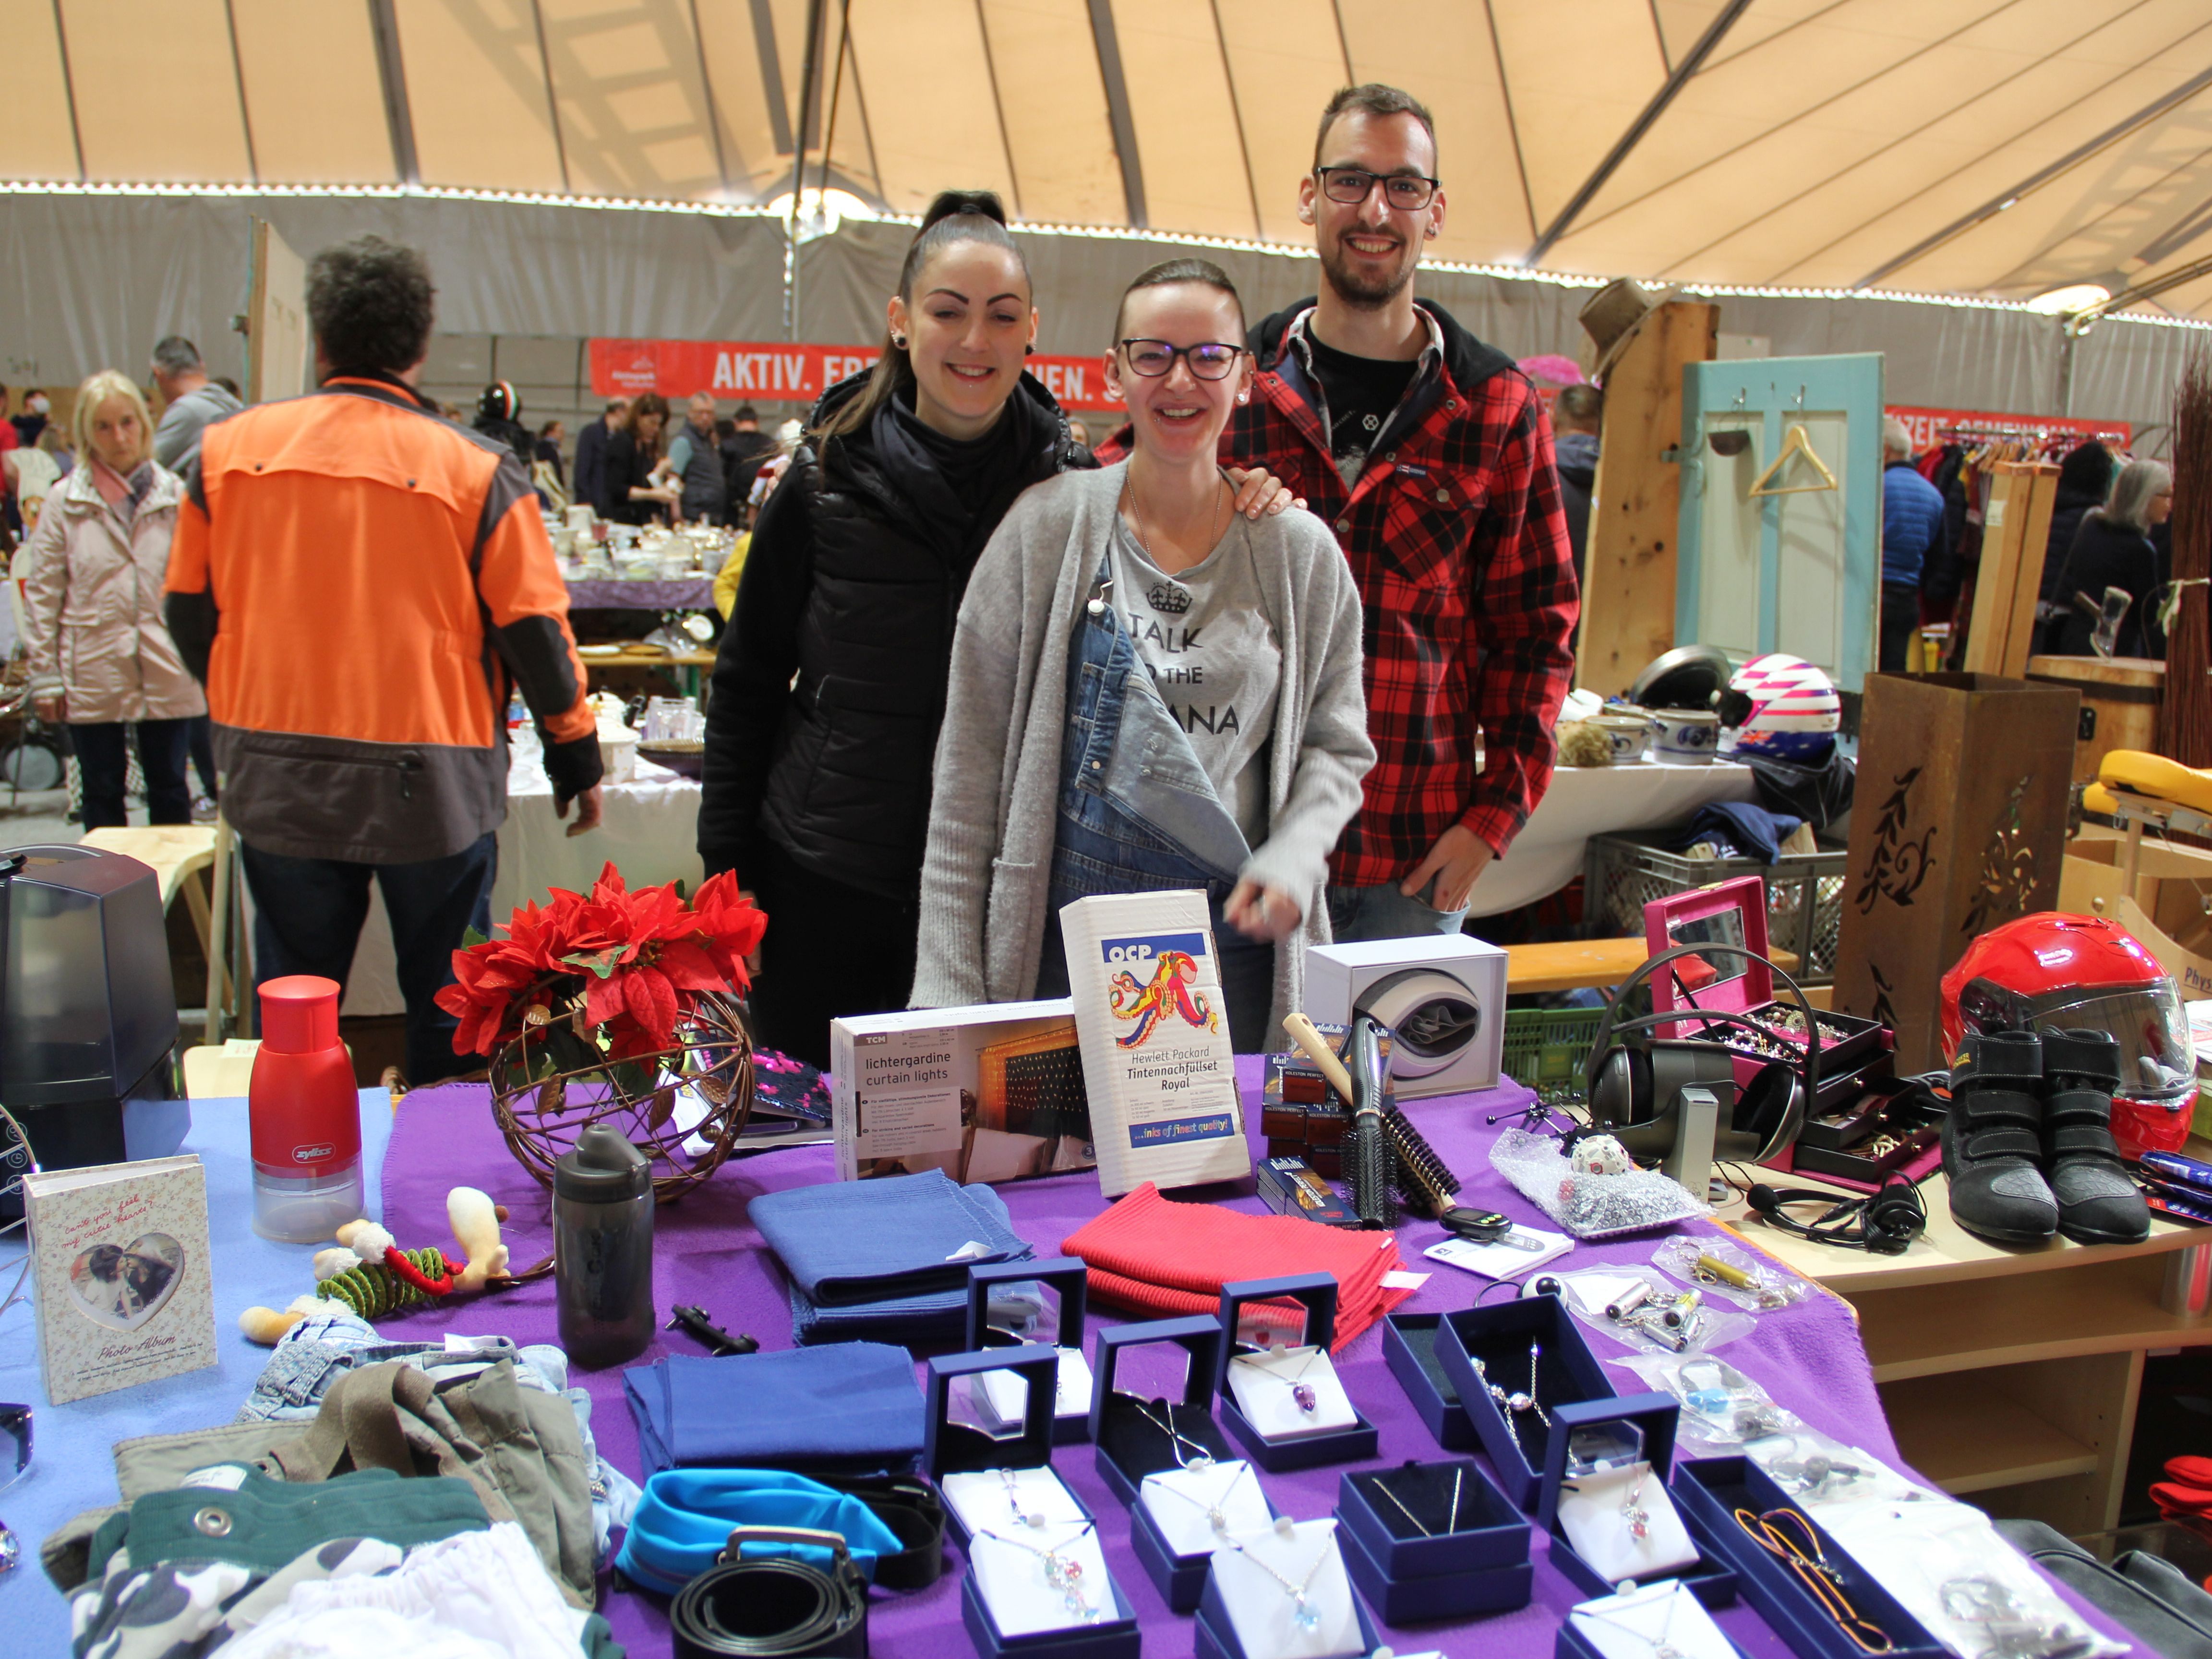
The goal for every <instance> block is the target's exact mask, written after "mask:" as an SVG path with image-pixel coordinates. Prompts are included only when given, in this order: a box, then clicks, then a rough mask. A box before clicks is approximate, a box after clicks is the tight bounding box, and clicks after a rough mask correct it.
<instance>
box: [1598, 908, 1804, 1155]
mask: <svg viewBox="0 0 2212 1659" xmlns="http://www.w3.org/2000/svg"><path fill="white" fill-rule="evenodd" d="M1713 956H1721V957H1737V958H1740V959H1741V960H1742V961H1744V962H1746V963H1753V962H1755V963H1761V964H1763V965H1764V966H1765V968H1766V969H1767V971H1768V972H1769V973H1771V975H1773V976H1774V978H1775V979H1776V980H1778V981H1780V982H1781V984H1782V985H1783V987H1784V988H1785V989H1786V990H1788V992H1789V993H1790V996H1791V997H1792V998H1794V999H1795V1000H1796V1004H1797V1007H1798V1011H1799V1012H1801V1013H1802V1015H1803V1016H1804V1018H1805V1033H1806V1042H1805V1057H1804V1059H1803V1060H1802V1061H1800V1062H1798V1063H1797V1064H1796V1065H1795V1066H1792V1065H1790V1063H1789V1062H1787V1061H1783V1060H1776V1061H1774V1062H1772V1063H1771V1064H1769V1065H1766V1066H1761V1067H1760V1068H1759V1072H1758V1074H1757V1075H1756V1076H1754V1077H1753V1079H1752V1080H1751V1081H1750V1082H1749V1083H1748V1084H1747V1085H1744V1087H1743V1088H1742V1090H1741V1091H1735V1054H1734V1052H1733V1051H1732V1050H1730V1049H1729V1048H1728V1047H1727V1046H1726V1045H1725V1044H1724V1043H1722V1042H1717V1041H1716V1040H1715V1039H1713V1038H1711V1037H1705V1038H1697V1037H1679V1036H1678V1037H1661V1036H1656V1035H1655V1034H1656V1032H1657V1031H1658V1030H1660V1029H1661V1028H1662V1027H1673V1028H1675V1029H1677V1030H1679V1029H1680V1027H1682V1026H1683V1025H1686V1024H1688V1025H1702V1026H1705V1027H1707V1028H1710V1027H1711V1026H1712V1025H1714V1024H1723V1025H1741V1026H1743V1027H1746V1028H1747V1029H1748V1030H1753V1031H1758V1032H1759V1033H1760V1034H1761V1035H1762V1036H1766V1035H1771V1033H1769V1032H1767V1031H1766V1029H1765V1027H1764V1026H1762V1025H1760V1024H1759V1022H1758V1021H1757V1020H1755V1019H1753V1018H1751V1017H1750V1016H1749V1015H1747V1014H1740V1013H1736V1012H1732V1011H1730V1010H1726V1009H1705V1008H1699V1007H1697V1006H1694V1005H1692V1006H1689V1007H1686V1008H1674V1009H1669V1010H1668V1011H1666V1012H1662V1013H1652V1014H1643V1015H1638V1016H1637V1017H1635V1018H1630V1019H1621V1018H1617V1016H1618V1014H1619V1013H1620V1009H1621V1007H1622V1006H1624V1005H1625V1004H1626V1002H1627V1000H1628V998H1629V996H1630V994H1632V992H1633V991H1635V989H1636V988H1637V987H1638V986H1639V985H1642V984H1643V983H1644V981H1647V980H1648V979H1650V977H1651V975H1653V974H1654V973H1655V972H1656V971H1657V970H1658V969H1662V968H1664V967H1666V966H1667V965H1668V963H1673V962H1676V961H1678V960H1680V958H1681V957H1713ZM1624 1038H1626V1040H1625V1041H1624ZM1716 1083H1725V1084H1727V1085H1729V1088H1730V1090H1731V1091H1735V1109H1734V1110H1733V1111H1732V1112H1731V1113H1730V1114H1729V1116H1728V1118H1727V1119H1726V1120H1725V1121H1723V1124H1722V1126H1721V1127H1722V1133H1723V1139H1724V1142H1725V1139H1726V1138H1728V1137H1734V1138H1735V1144H1734V1145H1733V1146H1728V1145H1725V1144H1724V1145H1723V1147H1722V1148H1721V1149H1720V1150H1721V1151H1722V1153H1723V1156H1726V1157H1729V1158H1735V1157H1739V1156H1741V1157H1744V1158H1748V1159H1749V1160H1750V1161H1751V1162H1753V1163H1755V1164H1756V1163H1763V1162H1765V1160H1766V1159H1767V1158H1771V1157H1773V1156H1774V1155H1775V1153H1777V1152H1780V1151H1781V1150H1782V1148H1783V1147H1784V1146H1789V1145H1790V1143H1791V1142H1793V1141H1795V1140H1796V1139H1797V1132H1798V1131H1799V1130H1800V1129H1802V1127H1804V1125H1805V1109H1806V1105H1807V1103H1808V1102H1810V1101H1814V1100H1817V1099H1818V1098H1820V1019H1819V1017H1818V1015H1817V1014H1816V1013H1815V1012H1814V1008H1813V1005H1812V1003H1811V1002H1810V1001H1809V1000H1807V998H1806V995H1805V993H1804V991H1803V990H1802V989H1801V988H1800V987H1799V986H1798V984H1797V981H1796V980H1794V979H1792V978H1791V977H1790V975H1788V974H1787V973H1785V972H1784V971H1783V970H1782V969H1779V968H1778V967H1776V966H1775V965H1774V964H1773V963H1771V962H1770V961H1768V960H1767V958H1766V957H1763V956H1761V955H1759V952H1758V951H1753V950H1750V949H1748V948H1747V947H1745V946H1743V945H1722V944H1717V943H1715V944H1707V945H1677V946H1675V947H1674V949H1673V950H1671V951H1661V952H1660V953H1659V954H1658V955H1657V956H1656V957H1651V958H1650V960H1649V961H1647V962H1646V963H1644V965H1643V966H1642V967H1640V968H1638V969H1637V970H1636V971H1635V972H1634V973H1632V974H1631V975H1629V976H1628V978H1627V979H1626V981H1623V982H1622V984H1621V986H1620V990H1619V991H1618V992H1616V993H1615V994H1614V996H1613V1001H1612V1002H1611V1003H1610V1004H1609V1005H1607V1008H1606V1011H1605V1018H1604V1019H1602V1020H1601V1021H1600V1022H1599V1024H1598V1028H1597V1036H1596V1037H1595V1039H1594V1040H1593V1041H1592V1042H1591V1044H1590V1058H1589V1069H1588V1071H1587V1073H1585V1075H1584V1078H1583V1084H1584V1093H1583V1098H1584V1099H1585V1100H1587V1101H1588V1102H1589V1114H1590V1122H1591V1127H1592V1129H1593V1131H1601V1132H1605V1133H1613V1134H1615V1135H1616V1136H1620V1138H1621V1141H1622V1145H1624V1146H1627V1147H1628V1150H1629V1151H1630V1152H1638V1150H1639V1148H1638V1146H1634V1145H1631V1144H1630V1142H1631V1141H1632V1140H1637V1141H1644V1142H1646V1143H1651V1142H1653V1141H1654V1140H1655V1134H1653V1133H1645V1134H1642V1135H1621V1131H1623V1130H1635V1129H1638V1128H1644V1129H1646V1130H1650V1131H1657V1130H1659V1129H1660V1128H1661V1127H1662V1126H1663V1125H1664V1124H1665V1121H1666V1118H1667V1115H1668V1111H1669V1110H1670V1109H1671V1107H1672V1103H1673V1100H1674V1094H1675V1093H1676V1091H1679V1090H1680V1089H1681V1088H1683V1087H1685V1086H1686V1085H1696V1084H1707V1085H1711V1084H1716ZM1664 1139H1665V1140H1666V1142H1667V1146H1658V1145H1656V1144H1646V1145H1644V1146H1642V1147H1641V1149H1640V1150H1641V1151H1642V1152H1643V1153H1644V1156H1646V1157H1650V1156H1654V1155H1656V1154H1658V1153H1661V1152H1665V1151H1666V1150H1667V1147H1668V1146H1672V1144H1673V1139H1674V1137H1673V1133H1672V1131H1671V1130H1667V1131H1665V1133H1664Z"/></svg>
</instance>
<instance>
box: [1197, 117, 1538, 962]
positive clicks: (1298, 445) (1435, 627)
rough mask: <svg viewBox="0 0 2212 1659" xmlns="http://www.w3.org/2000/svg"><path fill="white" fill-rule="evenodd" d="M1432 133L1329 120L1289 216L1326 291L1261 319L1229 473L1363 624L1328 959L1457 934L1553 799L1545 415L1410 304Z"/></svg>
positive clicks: (1433, 148)
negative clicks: (1332, 560)
mask: <svg viewBox="0 0 2212 1659" xmlns="http://www.w3.org/2000/svg"><path fill="white" fill-rule="evenodd" d="M1436 172H1437V145H1436V124H1435V122H1434V121H1433V120H1431V118H1430V115H1429V112H1428V111H1427V110H1425V109H1424V108H1423V107H1422V106H1421V105H1420V104H1419V102H1417V101H1416V100H1414V99H1413V98H1412V97H1411V96H1409V95H1408V94H1406V93H1403V92H1401V91H1399V90H1398V89H1397V88H1395V87H1385V86H1375V85H1369V86H1360V87H1350V88H1346V89H1345V90H1344V91H1342V92H1340V93H1338V94H1336V96H1335V97H1334V98H1333V99H1331V100H1329V104H1328V109H1327V110H1326V111H1325V112H1323V114H1322V124H1321V131H1320V134H1319V137H1317V139H1316V143H1315V147H1314V168H1313V171H1312V173H1310V174H1309V175H1308V176H1307V177H1306V179H1305V180H1304V182H1303V183H1302V184H1301V185H1299V189H1298V216H1299V217H1300V218H1301V219H1303V220H1304V222H1306V223H1308V224H1310V225H1311V226H1313V228H1314V240H1315V243H1316V248H1317V251H1318V252H1319V253H1320V255H1321V266H1322V289H1321V294H1320V296H1319V297H1318V299H1314V300H1303V301H1299V302H1298V303H1297V304H1296V305H1294V306H1292V307H1290V308H1289V309H1288V310H1286V311H1282V312H1278V313H1276V314H1275V315H1274V316H1272V317H1269V318H1267V319H1265V320H1264V321H1262V322H1261V324H1260V325H1259V326H1258V327H1256V328H1255V329H1254V330H1253V331H1252V333H1251V338H1250V342H1249V343H1250V346H1251V349H1252V350H1253V352H1254V354H1255V356H1256V357H1257V358H1258V360H1259V367H1260V368H1261V374H1259V375H1258V376H1257V378H1256V379H1255V382H1254V385H1253V395H1252V400H1251V402H1250V403H1249V404H1248V405H1246V406H1245V407H1243V408H1242V409H1239V410H1237V412H1236V415H1235V417H1234V418H1233V419H1232V420H1231V422H1230V426H1229V429H1228V432H1227V433H1226V435H1225V437H1224V439H1223V442H1222V458H1223V459H1224V460H1226V461H1233V462H1234V464H1236V465H1239V466H1264V467H1266V468H1267V470H1268V471H1270V472H1272V473H1273V474H1274V475H1275V476H1276V477H1278V478H1279V479H1281V480H1282V481H1283V483H1284V484H1285V486H1287V487H1288V488H1289V489H1291V490H1292V491H1293V492H1294V493H1296V494H1297V495H1301V496H1304V498H1305V500H1306V501H1308V502H1309V503H1310V505H1311V507H1312V509H1313V511H1314V512H1316V513H1319V514H1320V515H1321V516H1322V519H1323V520H1326V521H1327V522H1328V525H1329V526H1330V527H1331V528H1332V529H1334V531H1335V532H1336V538H1337V541H1338V544H1340V546H1342V548H1343V549H1344V551H1345V556H1346V558H1347V559H1349V560H1350V561H1351V564H1352V574H1353V575H1354V577H1355V578H1356V579H1357V580H1358V586H1359V597H1360V600H1361V602H1362V604H1363V605H1364V606H1365V609H1366V632H1367V638H1366V647H1367V658H1366V660H1367V672H1366V678H1367V708H1368V730H1369V734H1370V736H1371V737H1372V738H1373V739H1374V741H1375V747H1376V751H1377V753H1378V755H1379V759H1378V761H1377V763H1376V767H1375V769H1374V770H1373V771H1371V772H1370V773H1369V774H1368V775H1367V780H1366V793H1365V799H1364V803H1363V805H1361V808H1360V811H1359V814H1358V817H1355V818H1354V819H1353V820H1352V823H1351V825H1350V827H1349V828H1347V829H1346V830H1345V832H1344V836H1343V838H1342V840H1341V841H1340V842H1338V844H1337V849H1336V852H1335V854H1334V857H1333V858H1332V860H1331V861H1330V869H1329V882H1330V886H1329V917H1330V921H1331V923H1332V925H1333V927H1334V932H1335V936H1336V937H1337V938H1338V939H1401V938H1406V937H1409V936H1412V935H1414V934H1419V933H1457V932H1458V931H1459V927H1460V923H1461V921H1462V919H1463V918H1464V917H1465V915H1466V914H1467V903H1468V892H1469V890H1471V889H1472V888H1473V887H1474V883H1475V878H1477V877H1478V876H1480V874H1481V873H1482V872H1483V870H1484V869H1485V868H1486V866H1488V865H1489V863H1490V860H1492V858H1494V857H1495V856H1497V855H1498V854H1500V853H1502V852H1504V850H1505V848H1506V847H1507V846H1508V845H1509V844H1510V842H1512V840H1513V837H1514V836H1515V835H1516V834H1517V833H1518V832H1519V830H1520V828H1521V826H1522V823H1526V822H1527V820H1528V814H1529V812H1530V811H1532V810H1534V806H1535V805H1536V802H1537V801H1538V800H1539V799H1541V798H1542V796H1543V793H1544V790H1545V788H1546V787H1547V785H1548V784H1549V783H1550V781H1551V777H1552V761H1553V754H1554V752H1555V750H1556V744H1554V742H1553V726H1555V725H1556V724H1557V722H1558V720H1559V705H1560V704H1561V702H1563V701H1565V697H1566V694H1567V690H1568V685H1569V681H1570V678H1571V672H1572V669H1573V664H1574V659H1573V655H1572V653H1571V650H1570V644H1569V642H1570V641H1571V639H1572V638H1573V635H1574V628H1575V619H1576V617H1577V614H1578V613H1579V611H1580V598H1579V595H1578V592H1577V586H1576V582H1575V572H1574V565H1573V562H1572V557H1571V553H1570V550H1569V548H1568V544H1567V529H1566V519H1565V514H1564V513H1563V512H1562V510H1561V507H1560V497H1559V477H1558V475H1557V473H1556V472H1555V471H1554V470H1553V459H1552V434H1551V428H1549V426H1548V425H1547V423H1546V421H1545V418H1544V413H1543V404H1542V400H1541V398H1539V397H1538V395H1537V393H1536V392H1535V391H1534V388H1533V387H1532V386H1530V385H1529V384H1528V381H1527V380H1524V379H1523V378H1522V376H1521V374H1519V372H1518V371H1517V370H1516V369H1515V368H1514V366H1513V363H1512V360H1511V359H1510V358H1509V357H1507V356H1505V355H1504V353H1502V352H1500V351H1498V350H1496V349H1493V348H1492V347H1490V346H1486V345H1485V344H1483V343H1482V342H1480V340H1478V339H1476V338H1475V337H1474V336H1473V335H1472V334H1469V333H1468V331H1466V330H1465V329H1463V328H1462V327H1461V326H1460V325H1458V324H1457V323H1456V322H1455V321H1453V320H1452V319H1451V317H1450V316H1449V314H1447V313H1445V312H1444V310H1443V307H1440V306H1437V305H1436V304H1434V303H1433V302H1431V301H1419V302H1416V301H1415V300H1414V298H1413V273H1414V269H1415V267H1416V266H1418V265H1419V264H1420V260H1421V248H1422V245H1423V244H1424V243H1425V242H1426V241H1427V240H1429V239H1430V238H1431V237H1433V236H1435V235H1436V234H1437V233H1438V232H1439V231H1440V230H1442V228H1443V222H1444V192H1443V187H1442V185H1440V184H1439V183H1438V181H1437V179H1436V178H1435V176H1434V175H1435V173H1436Z"/></svg>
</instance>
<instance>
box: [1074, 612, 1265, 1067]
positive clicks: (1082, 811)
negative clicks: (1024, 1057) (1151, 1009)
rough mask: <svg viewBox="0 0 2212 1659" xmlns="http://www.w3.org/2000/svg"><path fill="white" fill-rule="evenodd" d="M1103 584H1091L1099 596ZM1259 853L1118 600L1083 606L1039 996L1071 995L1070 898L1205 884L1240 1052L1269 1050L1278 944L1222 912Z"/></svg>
mask: <svg viewBox="0 0 2212 1659" xmlns="http://www.w3.org/2000/svg"><path fill="white" fill-rule="evenodd" d="M1096 591H1097V590H1096V589H1095V588H1094V592H1096ZM1250 851H1251V849H1250V848H1249V847H1247V846H1246V845H1245V842H1244V832H1243V830H1241V829H1238V828H1237V820H1236V819H1235V818H1233V817H1231V816H1230V814H1229V811H1228V810H1227V809H1226V808H1225V807H1224V806H1223V805H1222V804H1221V798H1220V797H1219V796H1218V794H1216V793H1214V788H1213V783H1212V780H1211V779H1210V778H1208V777H1207V776H1206V768H1205V767H1204V766H1202V765H1200V763H1199V758H1198V755H1197V752H1196V751H1195V750H1193V749H1192V748H1191V746H1190V738H1189V736H1188V734H1187V733H1186V732H1184V731H1183V729H1182V727H1181V726H1178V725H1176V720H1175V716H1174V715H1173V714H1170V713H1169V712H1168V707H1167V704H1166V703H1164V702H1162V701H1161V699H1160V696H1159V693H1158V691H1157V690H1154V689H1153V686H1152V677H1151V675H1150V673H1149V672H1148V671H1146V668H1145V666H1144V665H1143V664H1142V663H1141V662H1139V660H1138V659H1137V650H1136V647H1135V646H1134V644H1133V643H1132V642H1131V641H1130V639H1129V635H1128V633H1127V630H1126V629H1123V627H1122V626H1121V619H1120V617H1119V616H1118V615H1117V614H1116V613H1115V607H1114V606H1113V605H1103V606H1102V607H1101V608H1100V609H1099V610H1098V611H1095V612H1091V611H1087V610H1086V613H1085V618H1084V620H1083V621H1082V622H1081V623H1078V624H1077V626H1076V630H1075V637H1074V639H1073V641H1072V642H1071V643H1070V646H1069V648H1068V655H1067V731H1066V734H1065V736H1064V737H1063V738H1062V740H1061V743H1060V823H1059V829H1058V834H1057V835H1056V836H1055V838H1054V845H1053V850H1052V889H1051V891H1052V900H1051V909H1052V919H1051V921H1049V922H1048V923H1047V925H1046V928H1045V939H1044V957H1043V960H1042V963H1041V964H1040V965H1039V968H1038V970H1037V985H1036V994H1037V995H1039V996H1040V997H1062V996H1066V994H1067V989H1068V981H1067V952H1066V948H1065V946H1064V945H1063V944H1062V942H1061V938H1060V909H1061V907H1062V906H1064V905H1068V904H1073V902H1075V901H1076V900H1077V899H1079V898H1085V897H1088V896H1091V895H1093V894H1098V893H1165V892H1181V891H1188V890H1192V889H1197V890H1200V891H1202V892H1203V893H1205V895H1206V905H1207V908H1208V909H1209V910H1210V911H1211V912H1212V923H1213V949H1214V955H1215V958H1216V962H1215V966H1216V969H1217V970H1218V973H1219V974H1220V976H1221V991H1222V998H1223V1000H1224V1001H1225V1002H1226V1003H1227V1004H1228V1005H1229V1038H1230V1043H1231V1047H1233V1048H1235V1049H1236V1051H1237V1053H1238V1054H1261V1053H1264V1052H1266V1050H1267V1048H1269V1047H1270V1046H1271V1045H1270V1042H1269V1032H1268V1030H1267V1015H1268V1012H1269V1009H1270V1006H1271V1005H1272V1004H1273V1000H1274V994H1275V947H1274V946H1273V945H1268V944H1264V943H1261V942H1260V941H1258V940H1255V939H1246V938H1245V937H1244V936H1243V934H1242V933H1238V932H1237V930H1236V929H1235V928H1234V927H1231V926H1230V925H1229V924H1228V923H1227V922H1226V921H1224V920H1223V918H1222V915H1221V907H1222V904H1223V903H1224V902H1225V901H1226V900H1227V898H1228V897H1229V895H1230V892H1231V890H1232V889H1233V888H1234V887H1235V886H1236V885H1237V871H1238V870H1239V869H1240V868H1241V867H1242V866H1243V862H1244V860H1245V859H1246V858H1247V857H1249V855H1250Z"/></svg>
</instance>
